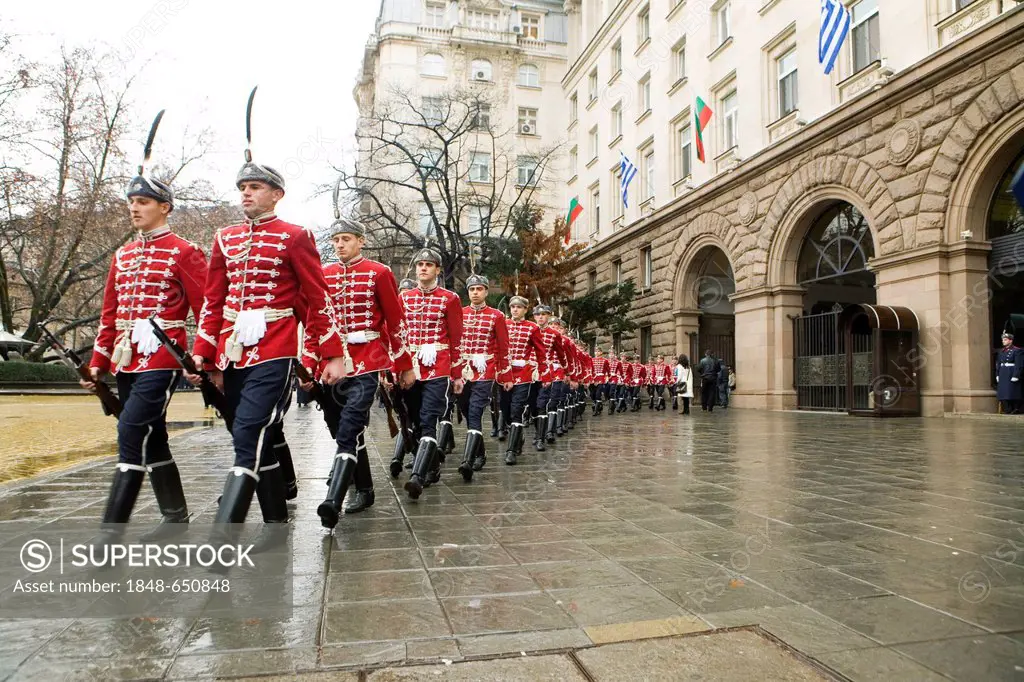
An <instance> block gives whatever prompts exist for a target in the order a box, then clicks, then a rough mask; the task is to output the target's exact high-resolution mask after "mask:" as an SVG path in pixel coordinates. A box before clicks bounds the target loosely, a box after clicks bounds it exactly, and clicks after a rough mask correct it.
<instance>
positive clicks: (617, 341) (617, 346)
mask: <svg viewBox="0 0 1024 682" xmlns="http://www.w3.org/2000/svg"><path fill="white" fill-rule="evenodd" d="M612 352H613V353H615V354H616V355H622V332H615V333H614V334H612Z"/></svg>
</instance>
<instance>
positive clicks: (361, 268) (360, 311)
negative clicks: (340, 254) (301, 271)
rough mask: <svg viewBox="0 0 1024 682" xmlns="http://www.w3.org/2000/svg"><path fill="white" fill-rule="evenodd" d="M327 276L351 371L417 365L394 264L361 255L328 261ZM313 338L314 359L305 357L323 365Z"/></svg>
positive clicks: (310, 351) (310, 350) (308, 349)
mask: <svg viewBox="0 0 1024 682" xmlns="http://www.w3.org/2000/svg"><path fill="white" fill-rule="evenodd" d="M324 279H325V280H326V281H327V287H328V289H329V291H330V295H331V302H332V303H333V305H334V312H335V316H336V319H337V323H338V328H339V331H340V332H341V335H342V338H344V340H345V349H346V351H347V355H348V357H349V358H350V359H351V365H350V366H349V367H348V371H347V374H346V376H359V375H360V374H368V373H370V372H379V371H381V370H386V369H392V370H393V371H395V372H404V371H406V370H409V369H412V357H411V356H410V355H409V350H408V348H406V345H405V343H406V336H407V335H408V328H407V326H406V322H405V309H404V308H403V307H402V301H401V299H400V298H399V297H398V285H397V283H396V282H395V276H394V275H393V274H392V272H391V270H390V268H388V267H387V266H386V265H384V264H383V263H378V262H377V261H375V260H370V259H368V258H364V257H363V256H361V255H360V256H358V257H356V258H353V259H352V260H351V261H349V262H348V263H331V264H330V265H327V266H325V267H324ZM311 341H312V338H311V337H310V336H309V335H307V336H306V350H305V352H304V353H303V355H304V360H303V364H307V365H308V362H309V361H308V360H306V359H305V358H310V357H311V359H312V360H314V361H315V362H317V363H319V364H320V365H323V364H324V363H325V361H324V359H323V358H321V357H319V354H318V353H317V349H316V345H315V344H311V343H310V342H311ZM348 364H349V362H348V361H347V360H346V365H348ZM320 369H321V370H322V369H323V367H322V366H321V367H320Z"/></svg>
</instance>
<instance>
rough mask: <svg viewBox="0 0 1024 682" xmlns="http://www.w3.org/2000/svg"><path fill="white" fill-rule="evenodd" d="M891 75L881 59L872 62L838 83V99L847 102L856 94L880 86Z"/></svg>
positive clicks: (891, 71)
mask: <svg viewBox="0 0 1024 682" xmlns="http://www.w3.org/2000/svg"><path fill="white" fill-rule="evenodd" d="M892 75H893V70H892V69H890V68H889V67H888V66H886V65H885V60H884V59H881V60H879V61H876V62H872V63H871V64H869V65H868V66H866V67H864V68H863V69H861V70H860V71H858V72H857V73H855V74H853V75H852V76H850V77H849V78H847V79H846V80H844V81H843V82H841V83H840V84H839V99H840V101H842V102H848V101H850V100H851V99H853V98H854V97H856V96H857V95H860V94H861V93H864V92H867V91H868V90H871V89H874V88H880V87H882V86H883V85H885V83H886V82H887V81H888V80H889V78H890V77H891V76H892Z"/></svg>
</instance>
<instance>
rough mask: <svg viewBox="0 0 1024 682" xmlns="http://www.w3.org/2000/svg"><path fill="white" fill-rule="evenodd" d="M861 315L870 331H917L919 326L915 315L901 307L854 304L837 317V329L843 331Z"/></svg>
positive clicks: (908, 309)
mask: <svg viewBox="0 0 1024 682" xmlns="http://www.w3.org/2000/svg"><path fill="white" fill-rule="evenodd" d="M861 314H863V315H864V316H865V317H867V319H868V324H870V325H871V328H872V329H882V330H896V331H908V332H909V331H918V330H919V329H920V328H921V326H920V324H919V322H918V319H917V313H915V312H914V311H913V310H911V309H910V308H904V307H902V306H891V305H878V304H871V303H855V304H854V305H851V306H847V307H846V308H845V309H844V310H843V312H842V314H841V315H840V316H839V328H840V329H845V328H846V325H847V324H849V322H850V320H851V319H853V318H854V317H855V316H857V315H861Z"/></svg>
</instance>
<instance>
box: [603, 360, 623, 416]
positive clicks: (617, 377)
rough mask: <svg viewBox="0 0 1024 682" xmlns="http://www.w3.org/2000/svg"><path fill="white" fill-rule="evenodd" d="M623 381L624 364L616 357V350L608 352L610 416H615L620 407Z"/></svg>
mask: <svg viewBox="0 0 1024 682" xmlns="http://www.w3.org/2000/svg"><path fill="white" fill-rule="evenodd" d="M621 381H622V363H621V362H620V361H619V359H618V358H617V357H615V350H614V349H610V350H609V351H608V384H607V386H608V390H607V392H606V393H607V395H608V414H609V415H613V414H615V412H616V411H617V410H618V407H619V391H620V389H621V388H622V386H620V385H619V384H620V383H621Z"/></svg>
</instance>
